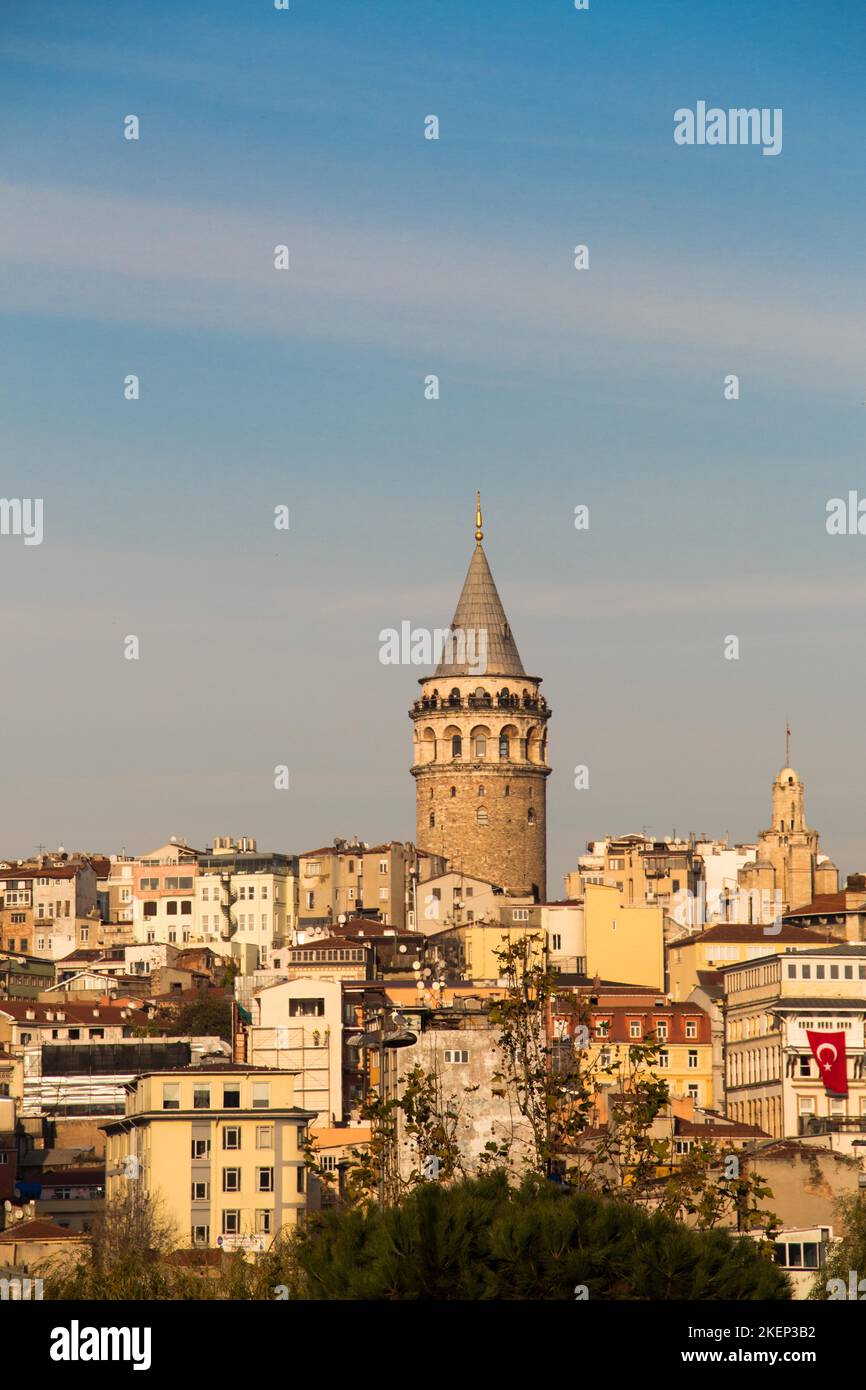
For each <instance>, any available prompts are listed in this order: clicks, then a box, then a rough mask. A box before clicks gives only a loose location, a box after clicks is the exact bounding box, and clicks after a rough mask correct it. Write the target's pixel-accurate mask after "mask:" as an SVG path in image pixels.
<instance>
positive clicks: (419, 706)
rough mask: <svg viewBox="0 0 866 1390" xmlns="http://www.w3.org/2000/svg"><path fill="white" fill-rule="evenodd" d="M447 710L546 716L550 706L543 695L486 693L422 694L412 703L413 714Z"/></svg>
mask: <svg viewBox="0 0 866 1390" xmlns="http://www.w3.org/2000/svg"><path fill="white" fill-rule="evenodd" d="M449 710H472V711H480V710H501V711H505V710H515V711H516V712H518V713H519V712H520V711H521V710H527V711H530V712H533V713H537V714H541V715H542V716H543V717H545V718H547V716H548V715H549V714H550V712H551V711H550V708H549V706H548V703H547V701H546V700H545V698H544V696H543V695H524V696H522V697H521V696H519V695H508V696H503V695H488V696H486V697H484V698H482V697H481V696H477V695H467V696H465V697H463V696H458V695H448V696H445V697H444V698H443V697H442V696H441V695H440V696H435V695H432V696H429V697H428V696H426V695H425V696H424V697H423V699H420V700H416V701H415V702H414V704H413V705H412V713H413V714H426V713H428V712H429V713H433V712H438V711H444V712H445V713H447V712H448V711H449Z"/></svg>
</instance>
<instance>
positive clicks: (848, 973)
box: [721, 944, 866, 1138]
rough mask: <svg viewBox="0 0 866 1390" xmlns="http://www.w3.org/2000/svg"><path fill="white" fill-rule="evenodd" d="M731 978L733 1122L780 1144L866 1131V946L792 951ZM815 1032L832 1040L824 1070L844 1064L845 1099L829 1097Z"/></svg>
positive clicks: (732, 970)
mask: <svg viewBox="0 0 866 1390" xmlns="http://www.w3.org/2000/svg"><path fill="white" fill-rule="evenodd" d="M721 973H722V976H723V979H724V990H725V1003H724V1017H725V1086H726V1098H727V1113H728V1114H729V1115H730V1116H731V1117H732V1118H734V1119H737V1120H741V1121H743V1122H744V1123H747V1124H758V1125H760V1127H761V1129H763V1130H765V1131H766V1132H767V1133H768V1134H769V1135H771V1136H772V1137H773V1138H781V1137H792V1136H797V1135H804V1134H815V1133H825V1134H827V1133H829V1134H834V1135H840V1136H844V1135H857V1136H859V1135H861V1134H862V1133H863V1131H866V1072H864V1055H866V1054H864V1019H866V946H862V945H848V944H845V945H839V946H824V947H817V948H816V947H813V948H811V949H808V950H803V949H800V950H786V951H784V952H783V953H781V954H774V955H767V956H763V957H761V958H760V959H757V960H753V961H749V962H746V963H744V964H739V965H729V966H725V967H722V972H721ZM809 1033H811V1034H812V1035H813V1037H814V1035H815V1034H820V1033H827V1034H829V1035H831V1038H830V1040H829V1041H828V1043H826V1044H824V1045H823V1048H824V1050H823V1051H822V1065H824V1066H826V1063H827V1061H828V1060H831V1059H832V1060H835V1061H837V1062H840V1064H841V1059H840V1051H841V1053H842V1054H843V1055H844V1061H845V1065H844V1073H845V1076H844V1090H843V1089H842V1088H841V1086H840V1089H838V1090H836V1091H831V1090H828V1088H827V1085H826V1084H825V1079H826V1073H825V1072H824V1071H822V1070H820V1069H819V1064H818V1062H817V1060H816V1058H815V1056H814V1055H813V1052H812V1049H811V1047H810V1044H809V1038H808V1036H807V1035H808V1034H809ZM840 1034H841V1035H842V1037H843V1039H844V1045H843V1046H842V1047H841V1048H840V1044H839V1037H838V1035H840ZM836 1079H837V1078H836V1074H835V1073H834V1081H835V1080H836ZM839 1080H840V1081H841V1078H839Z"/></svg>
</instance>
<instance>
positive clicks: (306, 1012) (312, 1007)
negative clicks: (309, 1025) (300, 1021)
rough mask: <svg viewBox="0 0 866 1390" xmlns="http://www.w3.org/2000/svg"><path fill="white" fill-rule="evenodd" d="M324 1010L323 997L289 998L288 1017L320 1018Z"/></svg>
mask: <svg viewBox="0 0 866 1390" xmlns="http://www.w3.org/2000/svg"><path fill="white" fill-rule="evenodd" d="M324 1012H325V1001H324V999H290V1000H289V1018H321V1017H322V1015H323V1014H324Z"/></svg>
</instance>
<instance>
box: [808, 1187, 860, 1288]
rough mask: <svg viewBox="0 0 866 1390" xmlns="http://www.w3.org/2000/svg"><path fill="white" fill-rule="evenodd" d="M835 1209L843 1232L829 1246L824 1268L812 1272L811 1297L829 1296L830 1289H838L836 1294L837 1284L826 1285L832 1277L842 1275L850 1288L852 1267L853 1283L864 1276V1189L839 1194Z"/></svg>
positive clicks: (841, 1277)
mask: <svg viewBox="0 0 866 1390" xmlns="http://www.w3.org/2000/svg"><path fill="white" fill-rule="evenodd" d="M836 1213H837V1218H838V1225H839V1227H840V1228H841V1231H842V1235H841V1237H840V1239H839V1240H837V1241H836V1242H835V1244H834V1245H832V1246H831V1247H830V1251H829V1254H828V1256H827V1262H826V1264H825V1265H824V1268H823V1269H820V1270H818V1272H817V1273H816V1275H815V1280H814V1283H813V1284H812V1287H811V1289H810V1290H809V1298H812V1299H829V1298H830V1294H831V1293H832V1292H837V1297H838V1286H837V1288H836V1290H834V1289H833V1288H828V1287H827V1286H828V1284H829V1282H830V1280H831V1279H841V1280H842V1283H843V1284H844V1287H845V1290H846V1291H848V1292H850V1285H851V1273H852V1271H853V1273H854V1283H855V1285H856V1284H859V1282H860V1280H861V1279H866V1192H859V1191H858V1192H856V1193H854V1194H853V1195H851V1196H848V1197H842V1198H840V1200H839V1201H838V1202H837V1204H836ZM864 1287H866V1286H864ZM859 1297H860V1292H859V1290H858V1299H859Z"/></svg>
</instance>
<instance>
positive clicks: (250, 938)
mask: <svg viewBox="0 0 866 1390" xmlns="http://www.w3.org/2000/svg"><path fill="white" fill-rule="evenodd" d="M198 872H199V877H198V880H197V882H196V898H197V913H196V915H197V921H198V929H199V934H200V939H201V941H203V942H205V943H211V944H215V943H216V942H219V941H223V942H231V950H232V953H233V954H236V953H238V952H241V951H243V949H244V948H251V949H252V950H254V951H255V952H256V953H257V963H258V965H260V966H262V967H263V968H267V967H268V966H269V965H270V962H271V959H272V955H273V952H274V950H275V949H277V948H278V947H280V946H283V945H285V944H287V943H289V942H291V941H292V940H293V939H294V936H295V932H296V928H297V924H298V891H299V890H298V859H297V857H296V856H295V855H289V854H270V853H265V852H264V851H261V850H259V849H258V848H257V846H256V842H255V840H253V839H249V838H242V839H240V840H233V839H231V838H230V837H228V836H224V837H221V838H219V837H218V838H217V839H215V840H214V843H213V846H212V848H210V849H208V850H206V851H205V853H204V854H202V855H200V856H199V861H198Z"/></svg>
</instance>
